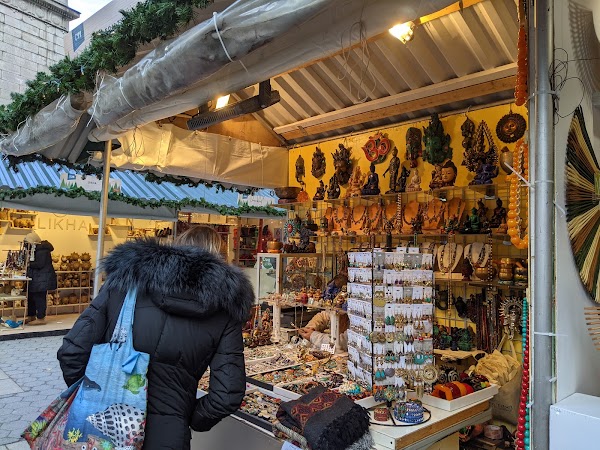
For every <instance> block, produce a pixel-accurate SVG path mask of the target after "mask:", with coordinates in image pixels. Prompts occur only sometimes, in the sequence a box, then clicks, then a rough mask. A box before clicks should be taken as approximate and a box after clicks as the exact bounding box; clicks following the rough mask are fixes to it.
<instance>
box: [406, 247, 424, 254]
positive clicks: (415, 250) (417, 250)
mask: <svg viewBox="0 0 600 450" xmlns="http://www.w3.org/2000/svg"><path fill="white" fill-rule="evenodd" d="M408 253H409V254H410V255H416V254H418V253H421V249H420V248H419V247H408Z"/></svg>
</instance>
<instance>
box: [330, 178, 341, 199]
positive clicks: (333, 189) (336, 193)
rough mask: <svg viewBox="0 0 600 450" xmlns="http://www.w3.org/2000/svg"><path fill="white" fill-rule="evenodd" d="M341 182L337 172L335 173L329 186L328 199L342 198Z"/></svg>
mask: <svg viewBox="0 0 600 450" xmlns="http://www.w3.org/2000/svg"><path fill="white" fill-rule="evenodd" d="M340 194H341V191H340V183H339V182H338V178H337V174H335V173H334V174H333V176H332V177H331V179H330V180H329V188H327V199H329V200H335V199H336V198H340Z"/></svg>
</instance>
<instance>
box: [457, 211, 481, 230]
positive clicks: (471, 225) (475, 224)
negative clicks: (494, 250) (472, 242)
mask: <svg viewBox="0 0 600 450" xmlns="http://www.w3.org/2000/svg"><path fill="white" fill-rule="evenodd" d="M480 226H481V224H480V221H479V215H478V214H477V208H471V214H470V215H469V216H468V217H467V222H466V223H465V226H464V228H463V229H462V230H461V232H462V233H465V234H477V233H479V229H480Z"/></svg>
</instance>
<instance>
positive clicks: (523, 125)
mask: <svg viewBox="0 0 600 450" xmlns="http://www.w3.org/2000/svg"><path fill="white" fill-rule="evenodd" d="M526 129H527V122H526V121H525V118H524V117H523V116H522V115H521V114H517V113H513V112H510V113H508V114H506V115H505V116H502V118H501V119H500V120H499V121H498V124H497V125H496V135H497V136H498V139H500V140H501V141H502V142H506V143H507V144H510V143H512V142H517V141H518V140H519V139H521V138H522V137H523V135H524V134H525V130H526Z"/></svg>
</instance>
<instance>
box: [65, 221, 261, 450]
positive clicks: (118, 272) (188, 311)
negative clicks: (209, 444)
mask: <svg viewBox="0 0 600 450" xmlns="http://www.w3.org/2000/svg"><path fill="white" fill-rule="evenodd" d="M194 233H196V235H197V236H196V237H198V235H199V237H200V241H204V242H208V241H211V242H212V243H213V244H212V245H210V247H212V250H213V252H209V251H206V250H203V249H201V248H197V247H190V246H182V245H175V246H168V245H161V244H159V243H157V242H155V241H148V240H141V241H132V242H129V243H126V244H123V245H120V246H118V247H116V248H115V249H114V250H113V251H112V252H111V253H110V255H109V256H108V257H107V258H106V259H105V260H104V261H103V264H102V268H103V270H104V272H105V273H106V276H107V278H106V282H105V284H104V286H103V287H102V290H101V291H100V293H99V294H98V296H97V297H96V298H95V299H94V301H93V302H92V303H91V305H90V307H89V308H88V309H86V310H85V311H84V312H83V314H82V315H81V316H80V318H79V319H78V320H77V322H76V323H75V325H74V326H73V329H72V330H71V331H69V333H68V334H67V335H66V336H65V338H64V342H63V345H62V347H61V348H60V349H59V351H58V359H59V361H60V366H61V368H62V371H63V376H64V379H65V381H66V383H67V385H69V386H70V385H72V384H73V383H75V382H76V381H77V380H79V379H80V378H81V377H82V376H83V375H84V373H85V368H86V365H87V362H88V359H89V356H90V352H91V349H92V346H93V345H94V344H98V343H105V342H108V341H109V339H110V337H111V335H112V332H113V329H114V327H115V323H116V321H117V318H118V316H119V312H120V310H121V306H122V304H123V300H124V298H125V295H126V293H127V291H128V289H129V288H130V287H132V286H137V287H138V296H137V302H136V308H135V320H134V324H133V342H134V346H135V348H136V350H139V351H141V352H145V353H148V354H149V355H150V365H149V367H148V375H147V377H148V411H147V418H146V437H145V441H144V447H143V448H144V450H167V449H173V450H186V449H189V448H190V438H191V432H190V427H191V428H192V429H193V430H195V431H207V430H209V429H211V428H212V427H213V426H214V425H215V424H217V423H218V422H219V421H220V420H221V419H223V418H224V417H226V416H228V415H229V414H231V413H233V412H235V411H236V410H237V409H238V408H239V406H240V404H241V402H242V399H243V397H244V391H245V385H246V383H245V369H244V354H243V350H244V347H243V342H242V324H243V322H244V321H245V320H246V319H247V317H248V316H249V313H250V309H251V307H252V305H253V303H254V293H253V289H252V286H251V284H250V282H249V281H248V279H247V278H246V277H245V276H244V275H243V274H242V273H241V271H240V270H239V269H237V268H235V267H233V266H230V265H228V264H227V263H226V262H225V261H223V260H222V258H221V257H220V256H218V255H217V254H215V253H217V252H218V246H220V243H221V238H220V237H219V235H218V234H217V233H216V232H215V231H214V230H212V229H211V228H208V227H198V228H196V229H191V230H188V231H187V232H186V233H184V234H183V235H181V237H180V238H181V239H183V241H184V242H187V243H189V242H190V241H191V242H194V241H196V242H197V240H195V238H194ZM211 233H214V234H211ZM180 242H181V241H180ZM205 248H206V247H205ZM208 367H210V390H209V393H208V395H206V396H204V397H202V398H200V399H199V400H196V390H197V386H198V381H199V380H200V378H201V377H202V375H203V374H204V372H205V371H206V369H207V368H208Z"/></svg>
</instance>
